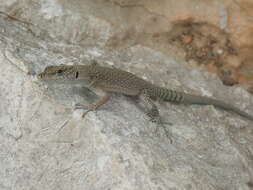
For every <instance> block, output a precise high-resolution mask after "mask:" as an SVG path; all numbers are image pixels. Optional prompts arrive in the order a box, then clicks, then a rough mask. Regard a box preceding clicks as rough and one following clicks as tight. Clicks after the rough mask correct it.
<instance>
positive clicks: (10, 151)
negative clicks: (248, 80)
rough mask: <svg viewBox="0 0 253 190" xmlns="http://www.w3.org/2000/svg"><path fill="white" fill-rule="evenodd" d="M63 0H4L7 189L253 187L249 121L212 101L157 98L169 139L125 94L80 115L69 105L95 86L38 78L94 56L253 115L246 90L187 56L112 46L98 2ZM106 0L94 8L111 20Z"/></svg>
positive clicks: (0, 134)
mask: <svg viewBox="0 0 253 190" xmlns="http://www.w3.org/2000/svg"><path fill="white" fill-rule="evenodd" d="M60 2H61V1H56V0H40V1H28V0H23V1H15V0H13V1H3V0H2V1H0V3H1V16H0V68H1V69H0V98H1V101H0V102H1V103H0V168H1V169H0V189H1V190H10V189H16V190H27V189H33V190H44V189H47V190H84V189H85V190H101V189H112V190H114V189H115V190H116V189H120V190H134V189H136V190H139V189H157V190H162V189H164V190H165V189H166V190H167V189H171V190H172V189H173V190H176V189H177V190H179V189H180V190H184V189H187V190H188V189H196V190H199V189H205V190H216V189H230V190H231V189H234V190H237V189H240V190H247V189H250V188H251V187H252V183H253V181H252V180H253V179H252V178H253V177H252V176H253V156H252V154H253V149H252V147H253V138H252V134H253V122H250V121H248V120H246V119H244V118H242V117H240V116H238V115H236V114H233V113H228V112H225V111H222V110H219V109H216V108H214V107H213V106H197V105H194V106H185V105H176V104H170V103H158V104H159V105H158V106H159V109H160V112H161V115H162V118H163V119H164V120H165V121H167V122H170V123H172V125H166V127H167V128H168V129H169V130H170V132H171V138H172V140H173V142H172V143H170V140H169V139H168V138H167V137H166V136H165V135H164V131H163V129H162V128H159V129H158V131H157V132H156V124H154V123H151V122H149V121H148V118H147V117H146V116H145V114H144V113H143V112H142V110H141V109H139V108H138V107H136V104H135V102H134V101H133V100H132V99H131V98H129V97H124V96H121V95H115V96H114V98H112V99H111V100H110V102H109V103H107V104H106V105H104V106H103V107H101V109H99V110H97V111H94V112H90V113H88V114H87V115H86V116H85V118H81V115H82V113H83V112H82V111H81V110H73V104H74V103H80V102H81V103H91V102H93V101H94V100H96V98H97V97H96V96H95V95H94V94H93V92H90V91H89V90H87V89H86V88H84V87H82V86H81V85H79V86H78V85H77V86H73V85H71V84H53V83H49V84H47V83H42V82H40V81H38V80H37V79H36V77H35V76H34V74H35V73H38V72H41V71H42V70H43V69H44V68H45V67H46V66H48V65H59V64H88V63H90V61H91V60H92V59H96V60H98V62H100V64H103V65H108V66H114V67H118V68H122V69H125V70H127V71H131V72H133V73H135V74H137V75H138V76H141V77H143V78H145V79H147V80H149V81H151V82H153V83H155V84H159V85H161V86H163V87H168V88H172V89H176V90H182V91H185V92H189V93H193V94H200V95H206V96H212V97H215V98H217V99H220V100H224V101H226V102H228V103H231V104H233V105H235V106H238V107H240V108H241V109H242V110H245V111H247V112H248V113H251V114H253V98H252V96H251V95H250V94H249V93H247V92H246V91H245V90H243V89H241V88H239V87H224V86H223V85H222V84H221V82H220V81H219V80H218V78H217V76H215V75H213V74H210V73H206V72H201V71H200V70H197V69H193V68H190V67H187V66H186V63H184V62H183V60H180V59H176V58H174V57H173V56H168V55H164V54H162V53H161V52H158V51H155V50H152V49H150V48H147V47H144V46H143V45H138V44H132V45H131V47H128V48H123V49H110V48H108V47H107V46H106V43H107V40H108V39H109V38H110V36H112V33H113V30H115V29H114V28H113V26H112V25H111V23H109V22H107V21H106V20H104V19H103V18H100V17H98V16H97V14H98V13H97V12H95V10H96V9H95V8H94V3H92V1H83V2H81V1H73V2H72V3H69V4H68V6H66V4H67V3H66V2H65V3H63V2H64V1H62V2H61V3H60ZM102 2H103V1H102ZM105 2H107V1H104V4H102V3H101V4H97V6H98V7H99V5H101V7H100V9H99V11H103V6H106V8H107V12H104V14H108V15H109V14H111V16H113V13H114V12H113V11H111V12H110V11H108V10H110V6H109V4H108V2H113V1H108V2H107V3H105ZM121 2H124V1H121ZM129 2H130V1H129ZM78 6H79V7H80V9H81V10H83V12H80V11H77V7H78ZM96 8H97V7H96ZM112 10H114V11H116V12H117V9H112ZM5 13H8V14H5ZM115 14H116V13H115ZM122 14H124V13H122ZM13 15H14V16H15V17H14V16H13ZM129 16H130V15H129ZM126 17H127V15H126ZM114 19H115V20H117V18H114Z"/></svg>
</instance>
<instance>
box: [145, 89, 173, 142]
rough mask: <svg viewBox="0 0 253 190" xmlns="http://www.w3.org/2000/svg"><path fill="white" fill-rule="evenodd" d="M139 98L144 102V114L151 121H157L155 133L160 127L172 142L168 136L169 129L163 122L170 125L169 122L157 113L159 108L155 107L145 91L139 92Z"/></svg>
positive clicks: (169, 134)
mask: <svg viewBox="0 0 253 190" xmlns="http://www.w3.org/2000/svg"><path fill="white" fill-rule="evenodd" d="M140 99H141V100H142V101H143V102H144V104H145V107H146V115H147V116H148V117H149V118H150V121H151V122H155V123H157V128H156V133H158V129H159V127H162V128H163V129H164V132H165V135H166V136H167V137H168V138H169V139H170V141H171V142H172V140H171V138H170V136H171V133H170V131H169V130H168V129H167V128H166V127H165V126H164V124H168V125H172V124H171V123H169V122H164V121H162V118H161V116H160V114H159V110H158V109H157V106H156V105H155V103H154V102H153V100H152V99H151V98H150V97H149V95H148V94H147V93H145V92H143V93H141V94H140Z"/></svg>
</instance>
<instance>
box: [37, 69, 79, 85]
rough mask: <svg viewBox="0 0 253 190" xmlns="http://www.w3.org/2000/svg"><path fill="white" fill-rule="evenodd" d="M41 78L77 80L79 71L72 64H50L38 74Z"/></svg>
mask: <svg viewBox="0 0 253 190" xmlns="http://www.w3.org/2000/svg"><path fill="white" fill-rule="evenodd" d="M38 78H39V79H41V80H56V81H65V80H76V79H78V78H79V72H78V71H77V69H75V67H74V66H71V65H60V66H48V67H46V69H45V70H44V71H43V72H42V73H40V74H38Z"/></svg>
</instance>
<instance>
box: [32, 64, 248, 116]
mask: <svg viewBox="0 0 253 190" xmlns="http://www.w3.org/2000/svg"><path fill="white" fill-rule="evenodd" d="M37 76H38V78H39V79H40V80H42V81H58V82H70V81H71V82H74V83H75V82H76V83H78V84H80V83H83V84H85V86H87V87H88V88H89V89H91V90H92V91H93V92H95V94H97V95H98V96H99V97H100V98H99V99H98V101H96V102H95V103H93V104H90V105H89V106H85V105H82V104H76V107H75V108H80V109H88V110H87V112H89V111H92V110H96V109H97V108H99V107H100V106H102V105H103V104H105V103H106V102H107V101H108V100H109V99H110V97H111V95H112V94H113V93H120V94H124V95H127V96H134V97H138V98H139V99H141V100H142V101H143V102H144V104H145V105H146V114H147V115H148V116H149V117H150V119H151V121H159V120H160V116H159V110H158V108H157V106H156V104H155V101H157V100H159V101H164V102H174V103H182V104H199V105H213V106H215V107H218V108H221V109H223V110H226V111H232V112H234V113H236V114H238V115H240V116H242V117H244V118H246V119H248V120H251V121H253V116H252V115H250V114H248V113H246V112H245V111H242V110H240V109H239V108H237V107H235V106H233V105H230V104H228V103H225V102H223V101H221V100H218V99H214V98H210V97H207V96H201V95H193V94H189V93H184V92H179V91H175V90H172V89H168V88H164V87H160V86H158V85H155V84H152V83H151V82H148V81H147V80H144V79H142V78H140V77H138V76H136V75H134V74H132V73H130V72H127V71H124V70H121V69H118V68H115V67H112V68H111V67H105V66H100V65H99V64H98V63H93V64H89V65H59V66H48V67H46V68H45V70H44V71H43V72H42V73H40V74H38V75H37ZM85 113H86V112H85Z"/></svg>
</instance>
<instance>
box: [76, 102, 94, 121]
mask: <svg viewBox="0 0 253 190" xmlns="http://www.w3.org/2000/svg"><path fill="white" fill-rule="evenodd" d="M74 109H83V110H87V111H85V112H84V113H83V114H82V117H83V118H84V116H85V115H86V114H87V113H88V112H90V111H94V110H96V105H94V104H90V105H84V104H75V106H74Z"/></svg>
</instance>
